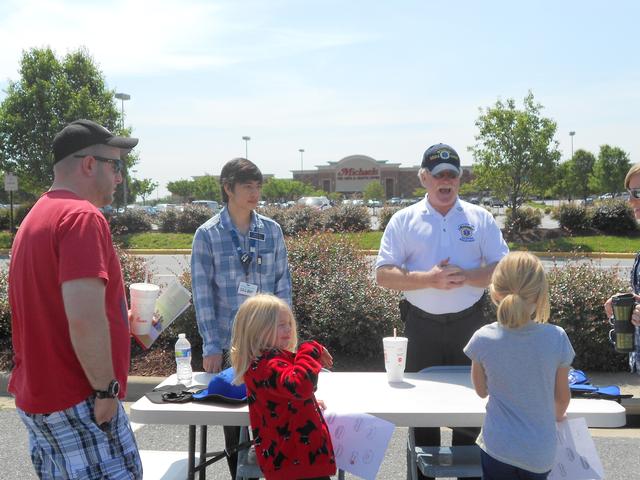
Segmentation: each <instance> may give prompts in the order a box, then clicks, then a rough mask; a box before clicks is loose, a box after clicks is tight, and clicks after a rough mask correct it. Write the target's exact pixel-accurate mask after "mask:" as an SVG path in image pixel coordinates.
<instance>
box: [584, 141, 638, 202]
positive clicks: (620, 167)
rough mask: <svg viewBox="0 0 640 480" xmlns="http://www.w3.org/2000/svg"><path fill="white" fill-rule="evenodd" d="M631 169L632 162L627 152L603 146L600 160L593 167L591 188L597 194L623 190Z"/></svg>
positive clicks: (590, 179) (599, 156) (599, 155)
mask: <svg viewBox="0 0 640 480" xmlns="http://www.w3.org/2000/svg"><path fill="white" fill-rule="evenodd" d="M629 168H631V161H630V160H629V156H628V155H627V153H626V152H625V151H623V150H622V149H620V148H618V147H611V146H609V145H602V146H601V147H600V152H599V153H598V159H597V160H596V161H595V163H594V165H593V173H592V174H591V176H590V178H589V186H590V187H591V189H592V190H593V191H594V192H595V193H607V192H611V193H614V192H617V191H619V190H622V188H623V185H624V177H625V176H626V175H627V172H628V171H629Z"/></svg>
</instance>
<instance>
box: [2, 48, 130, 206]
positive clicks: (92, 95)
mask: <svg viewBox="0 0 640 480" xmlns="http://www.w3.org/2000/svg"><path fill="white" fill-rule="evenodd" d="M19 71H20V79H19V80H17V81H12V80H10V81H9V84H8V87H7V89H6V93H7V95H6V97H5V98H4V100H3V101H2V103H1V104H0V146H2V151H3V155H2V157H1V158H0V167H1V168H2V169H3V170H5V171H11V172H14V173H16V174H17V175H18V178H19V185H20V188H21V189H23V190H25V191H28V192H30V193H32V194H39V193H41V192H42V191H44V190H45V189H46V188H47V187H48V186H49V185H50V184H51V182H52V180H53V171H52V165H53V154H52V152H51V144H52V142H53V137H54V136H55V134H56V133H57V132H58V131H60V130H61V129H62V128H63V127H64V126H65V125H66V124H67V123H69V122H72V121H73V120H77V119H79V118H89V119H91V120H94V121H96V122H98V123H101V124H102V125H105V126H106V127H107V128H108V129H110V130H111V131H114V132H117V133H119V134H120V135H128V134H129V132H128V131H124V132H123V131H122V130H121V129H119V128H118V127H119V126H120V125H121V119H120V112H119V110H118V109H117V106H116V104H115V100H114V92H113V91H112V90H109V89H108V88H107V87H106V85H105V80H104V77H103V74H102V72H101V71H100V70H99V68H98V66H97V65H96V63H95V62H94V60H93V59H92V57H91V56H90V55H89V53H88V52H87V51H86V50H85V49H79V50H77V51H74V52H71V53H69V54H67V55H66V56H65V57H63V58H62V59H61V60H60V59H58V58H57V57H56V55H55V53H54V52H53V50H51V49H50V48H33V49H31V50H28V51H24V52H23V54H22V58H21V60H20V69H19ZM135 161H136V158H135V157H134V156H130V157H129V158H128V159H127V165H128V166H129V167H131V166H132V165H133V164H134V163H135Z"/></svg>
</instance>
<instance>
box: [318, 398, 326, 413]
mask: <svg viewBox="0 0 640 480" xmlns="http://www.w3.org/2000/svg"><path fill="white" fill-rule="evenodd" d="M318 407H320V410H322V411H323V412H324V411H325V410H326V409H327V404H326V403H324V400H318Z"/></svg>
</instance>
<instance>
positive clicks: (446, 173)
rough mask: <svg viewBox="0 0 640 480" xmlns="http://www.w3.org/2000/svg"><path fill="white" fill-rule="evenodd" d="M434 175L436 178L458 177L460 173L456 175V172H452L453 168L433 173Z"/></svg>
mask: <svg viewBox="0 0 640 480" xmlns="http://www.w3.org/2000/svg"><path fill="white" fill-rule="evenodd" d="M432 177H433V178H435V179H436V180H442V179H443V178H449V179H454V178H458V175H456V174H455V172H452V171H451V170H445V171H443V172H440V173H437V174H436V175H432Z"/></svg>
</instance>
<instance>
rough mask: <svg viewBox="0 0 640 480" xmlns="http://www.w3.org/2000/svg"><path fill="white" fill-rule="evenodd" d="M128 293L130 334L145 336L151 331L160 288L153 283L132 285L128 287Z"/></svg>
mask: <svg viewBox="0 0 640 480" xmlns="http://www.w3.org/2000/svg"><path fill="white" fill-rule="evenodd" d="M129 293H130V294H131V333H133V334H134V335H146V334H147V333H149V330H150V329H151V323H152V322H153V314H154V313H155V311H156V300H157V299H158V293H160V287H159V286H158V285H154V284H153V283H132V284H131V285H130V286H129Z"/></svg>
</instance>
